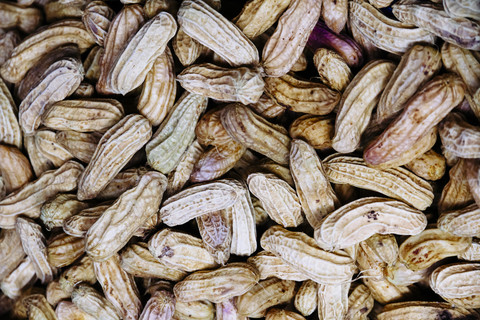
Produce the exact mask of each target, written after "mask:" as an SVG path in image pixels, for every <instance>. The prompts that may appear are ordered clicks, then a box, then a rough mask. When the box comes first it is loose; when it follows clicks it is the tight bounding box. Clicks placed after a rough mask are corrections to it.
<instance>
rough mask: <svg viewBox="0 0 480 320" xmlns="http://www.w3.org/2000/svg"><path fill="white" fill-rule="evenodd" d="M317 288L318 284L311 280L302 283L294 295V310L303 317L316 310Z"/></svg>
mask: <svg viewBox="0 0 480 320" xmlns="http://www.w3.org/2000/svg"><path fill="white" fill-rule="evenodd" d="M317 286H318V284H317V283H316V282H314V281H312V280H307V281H304V282H303V283H302V285H301V286H300V288H299V289H298V291H297V293H296V294H295V300H294V305H295V309H297V310H298V311H299V312H300V313H301V314H302V315H303V316H305V317H307V316H309V315H311V314H312V313H313V312H314V311H315V309H317V291H318V289H317Z"/></svg>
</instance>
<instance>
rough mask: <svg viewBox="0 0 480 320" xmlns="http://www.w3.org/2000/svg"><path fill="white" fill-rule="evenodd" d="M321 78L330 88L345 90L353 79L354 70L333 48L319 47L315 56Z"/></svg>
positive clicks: (314, 61) (314, 59) (314, 60)
mask: <svg viewBox="0 0 480 320" xmlns="http://www.w3.org/2000/svg"><path fill="white" fill-rule="evenodd" d="M313 63H314V64H315V67H316V68H317V71H318V75H319V76H320V80H321V81H322V82H323V83H325V84H326V85H327V86H329V87H330V88H332V89H334V90H337V91H343V90H344V89H345V87H346V86H347V85H348V83H349V82H350V80H351V79H352V72H351V70H350V67H349V66H348V64H347V63H346V61H345V60H344V59H343V58H342V56H340V55H339V54H338V53H336V52H335V51H333V50H330V49H326V48H319V49H317V50H316V51H315V54H314V56H313Z"/></svg>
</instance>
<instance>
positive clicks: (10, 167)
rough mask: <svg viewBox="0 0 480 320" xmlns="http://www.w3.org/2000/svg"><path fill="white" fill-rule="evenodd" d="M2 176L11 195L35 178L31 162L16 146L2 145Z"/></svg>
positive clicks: (0, 154) (0, 155)
mask: <svg viewBox="0 0 480 320" xmlns="http://www.w3.org/2000/svg"><path fill="white" fill-rule="evenodd" d="M0 160H1V161H0V175H1V177H2V179H3V183H4V185H5V192H6V194H9V193H11V192H13V191H15V190H17V189H19V188H20V187H22V186H23V185H24V184H25V183H27V182H29V181H30V180H32V178H33V172H32V168H31V166H30V162H29V160H28V158H27V157H25V155H23V153H22V152H20V150H19V149H17V148H16V147H14V146H7V145H3V144H1V145H0Z"/></svg>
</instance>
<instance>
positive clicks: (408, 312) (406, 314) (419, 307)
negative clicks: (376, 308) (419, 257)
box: [377, 301, 478, 320]
mask: <svg viewBox="0 0 480 320" xmlns="http://www.w3.org/2000/svg"><path fill="white" fill-rule="evenodd" d="M419 316H420V317H422V319H435V318H437V319H439V318H438V317H449V318H451V319H455V318H457V319H462V318H464V319H477V318H478V316H477V313H475V312H474V311H470V310H467V309H464V308H459V307H453V306H452V305H451V304H450V303H445V302H427V301H409V302H397V303H391V304H387V305H386V306H385V307H384V308H383V310H382V311H381V312H380V313H379V314H377V319H378V320H404V319H415V318H416V317H419ZM447 319H448V318H447Z"/></svg>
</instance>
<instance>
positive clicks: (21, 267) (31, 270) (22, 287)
mask: <svg viewBox="0 0 480 320" xmlns="http://www.w3.org/2000/svg"><path fill="white" fill-rule="evenodd" d="M37 279H38V278H37V275H36V272H35V267H34V265H33V262H32V260H31V259H30V258H29V257H26V258H25V259H23V260H21V261H20V263H18V265H17V266H16V267H15V268H14V269H13V270H12V271H11V272H10V273H9V274H7V275H6V276H5V277H4V278H3V279H2V282H1V284H0V289H1V290H2V293H3V294H4V295H5V296H6V297H9V298H10V299H18V298H20V297H21V295H22V294H23V292H25V291H26V289H28V288H29V287H30V286H31V285H33V283H34V282H36V281H37Z"/></svg>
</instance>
